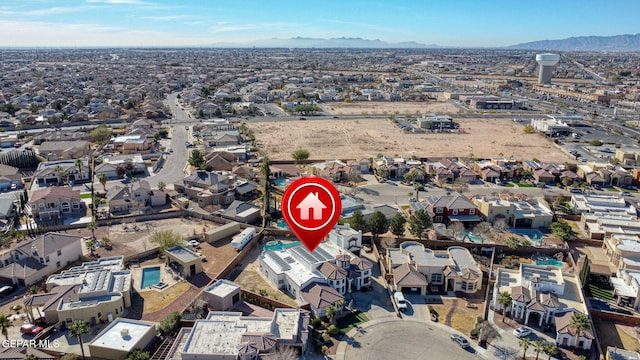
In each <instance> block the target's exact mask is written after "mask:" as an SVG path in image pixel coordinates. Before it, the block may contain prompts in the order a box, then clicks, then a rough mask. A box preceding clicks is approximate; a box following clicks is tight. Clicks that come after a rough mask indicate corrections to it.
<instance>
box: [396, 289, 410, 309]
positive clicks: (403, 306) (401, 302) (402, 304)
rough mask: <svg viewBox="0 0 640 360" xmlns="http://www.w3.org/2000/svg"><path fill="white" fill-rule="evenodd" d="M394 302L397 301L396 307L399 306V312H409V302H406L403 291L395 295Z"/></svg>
mask: <svg viewBox="0 0 640 360" xmlns="http://www.w3.org/2000/svg"><path fill="white" fill-rule="evenodd" d="M393 300H395V302H396V306H398V310H400V311H405V310H407V300H405V298H404V294H403V293H402V292H401V291H396V292H395V293H393Z"/></svg>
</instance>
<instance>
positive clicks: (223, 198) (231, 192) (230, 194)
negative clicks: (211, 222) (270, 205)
mask: <svg viewBox="0 0 640 360" xmlns="http://www.w3.org/2000/svg"><path fill="white" fill-rule="evenodd" d="M174 188H175V190H176V191H178V192H180V193H184V194H186V195H187V196H189V197H190V198H191V199H194V200H197V201H198V204H199V205H200V207H205V206H209V205H227V204H231V203H232V202H233V201H234V200H236V199H238V200H247V199H250V198H252V197H253V196H254V195H255V193H256V191H257V189H258V185H257V184H256V183H254V182H251V181H247V180H245V179H240V178H238V177H237V176H235V175H234V174H232V173H230V172H228V171H204V170H198V171H196V172H195V173H193V174H192V175H190V176H187V177H186V178H184V179H182V180H180V181H179V182H177V183H175V184H174Z"/></svg>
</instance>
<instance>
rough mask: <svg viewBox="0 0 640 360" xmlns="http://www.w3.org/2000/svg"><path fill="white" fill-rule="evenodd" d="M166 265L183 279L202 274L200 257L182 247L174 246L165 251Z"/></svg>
mask: <svg viewBox="0 0 640 360" xmlns="http://www.w3.org/2000/svg"><path fill="white" fill-rule="evenodd" d="M165 255H166V256H167V264H169V266H171V267H173V268H175V269H176V270H177V271H178V272H179V273H180V274H182V275H183V276H184V277H191V276H193V275H196V274H199V273H201V272H202V256H201V255H198V254H196V253H194V252H193V251H191V250H189V249H187V248H186V247H184V246H175V247H172V248H170V249H167V250H165Z"/></svg>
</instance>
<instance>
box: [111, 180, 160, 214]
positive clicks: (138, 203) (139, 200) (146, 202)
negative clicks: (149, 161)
mask: <svg viewBox="0 0 640 360" xmlns="http://www.w3.org/2000/svg"><path fill="white" fill-rule="evenodd" d="M107 203H108V205H109V211H110V212H111V213H112V214H122V213H130V212H132V211H142V210H145V209H147V208H148V207H155V206H164V205H166V204H167V195H166V193H165V192H164V191H161V190H152V189H151V186H150V185H149V182H148V181H146V180H140V181H136V182H133V183H132V184H131V186H122V185H116V186H114V187H112V188H111V189H109V191H108V192H107Z"/></svg>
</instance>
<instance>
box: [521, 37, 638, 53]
mask: <svg viewBox="0 0 640 360" xmlns="http://www.w3.org/2000/svg"><path fill="white" fill-rule="evenodd" d="M508 48H509V49H522V50H550V51H640V34H635V35H634V34H625V35H614V36H578V37H570V38H568V39H562V40H541V41H532V42H527V43H522V44H517V45H512V46H508Z"/></svg>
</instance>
